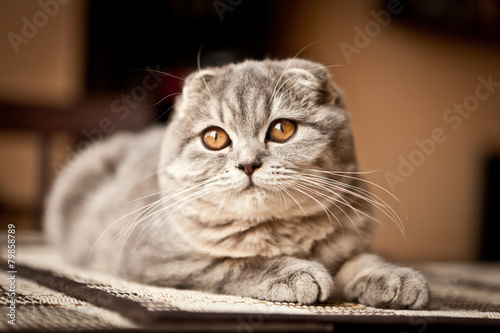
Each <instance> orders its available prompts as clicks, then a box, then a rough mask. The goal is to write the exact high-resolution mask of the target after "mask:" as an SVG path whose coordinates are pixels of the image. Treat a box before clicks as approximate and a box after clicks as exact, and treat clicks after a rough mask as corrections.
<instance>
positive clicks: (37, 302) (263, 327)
mask: <svg viewBox="0 0 500 333" xmlns="http://www.w3.org/2000/svg"><path fill="white" fill-rule="evenodd" d="M0 237H1V239H2V240H5V239H7V236H6V235H0ZM37 239H38V238H35V240H25V241H23V242H21V241H20V242H18V243H17V244H16V252H15V258H13V257H12V256H11V260H13V261H14V262H12V261H11V262H10V263H9V262H8V261H7V260H8V259H9V258H8V252H7V247H6V245H7V244H6V242H4V241H3V243H2V246H1V251H2V252H1V256H0V258H2V260H3V262H2V263H1V265H2V267H4V269H2V270H1V271H0V292H1V295H0V303H1V304H2V306H1V308H0V329H1V330H4V331H5V330H12V329H16V330H21V331H33V330H49V331H73V332H76V331H78V332H83V331H109V330H112V331H122V330H128V331H144V330H151V331H232V332H259V331H276V332H278V331H287V332H290V331H296V332H304V331H318V332H329V331H333V330H335V331H342V329H346V328H352V326H353V325H355V326H357V327H358V328H359V327H362V326H372V325H384V328H386V331H389V330H387V328H393V330H391V331H401V330H404V331H406V332H424V331H430V330H431V329H432V328H437V329H439V330H441V329H442V328H443V327H452V328H454V329H455V330H456V329H457V328H460V327H462V328H463V327H466V328H469V329H472V328H473V329H474V331H477V329H478V328H482V329H488V330H492V331H497V332H500V263H420V264H418V265H413V266H414V267H415V268H417V269H419V270H420V271H421V272H422V273H423V274H424V275H425V276H426V277H427V278H428V280H429V283H430V287H431V292H432V302H431V305H430V308H429V310H426V311H410V310H383V309H376V308H371V307H366V306H363V305H360V304H355V303H345V302H342V303H341V302H339V303H330V304H317V305H312V306H303V305H297V304H295V303H284V302H266V301H262V300H257V299H251V298H245V297H237V296H230V295H213V294H209V293H204V292H198V291H192V290H177V289H172V288H162V287H154V286H148V285H143V284H139V283H133V282H130V281H126V280H123V279H119V278H116V277H113V276H110V275H107V274H103V273H100V272H92V271H89V270H85V269H81V268H75V267H72V266H69V265H67V264H65V263H64V262H63V261H61V259H60V258H59V256H58V255H57V254H56V253H54V251H53V250H52V249H51V248H49V247H47V246H46V245H44V244H43V243H41V242H40V241H38V240H37ZM9 264H10V265H12V266H10V267H9Z"/></svg>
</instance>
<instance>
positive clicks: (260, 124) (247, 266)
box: [45, 59, 429, 309]
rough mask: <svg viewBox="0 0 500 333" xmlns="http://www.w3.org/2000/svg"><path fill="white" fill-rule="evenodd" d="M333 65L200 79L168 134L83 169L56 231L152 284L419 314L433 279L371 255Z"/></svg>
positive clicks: (70, 249)
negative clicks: (331, 70)
mask: <svg viewBox="0 0 500 333" xmlns="http://www.w3.org/2000/svg"><path fill="white" fill-rule="evenodd" d="M375 210H378V211H380V212H381V213H382V214H387V215H389V216H391V217H393V218H394V219H395V220H396V221H397V217H394V213H393V211H392V210H390V208H388V207H387V206H386V205H385V204H384V203H383V202H382V201H381V200H380V198H378V197H376V196H374V195H372V194H371V193H370V192H369V190H368V188H367V182H366V181H365V180H363V179H362V177H361V175H360V173H359V172H358V169H357V164H356V157H355V152H354V143H353V137H352V131H351V127H350V123H349V116H348V114H347V112H346V110H345V107H344V104H343V98H342V94H341V93H340V92H339V90H338V89H337V88H336V86H335V85H334V84H333V83H332V81H331V78H330V75H329V73H328V71H327V69H326V68H325V67H324V66H322V65H320V64H317V63H314V62H311V61H307V60H300V59H288V60H283V61H274V60H264V61H245V62H242V63H237V64H230V65H226V66H223V67H220V68H206V69H203V70H199V71H197V72H195V73H193V74H191V75H190V76H188V77H187V78H186V80H185V84H184V87H183V90H182V94H181V95H180V96H179V97H178V99H177V101H176V104H175V109H174V111H173V114H172V115H171V119H170V120H169V122H168V124H167V125H166V126H156V127H153V128H150V129H148V130H145V131H143V132H141V133H135V134H132V133H122V134H116V135H114V136H112V137H111V138H109V139H107V140H105V141H104V142H101V143H99V144H96V145H94V146H92V147H91V148H89V149H88V150H87V151H86V152H85V153H83V154H81V156H79V157H78V158H77V159H75V160H74V161H72V162H71V163H70V164H69V165H68V167H67V169H66V171H65V172H64V173H62V174H61V175H60V177H59V178H58V180H57V182H56V183H55V185H54V187H53V190H52V192H51V195H50V197H49V199H48V202H47V207H46V216H45V226H46V234H47V237H48V239H49V240H51V241H52V242H53V243H54V245H55V246H57V248H58V249H59V251H60V253H61V254H63V255H64V256H65V257H66V258H67V259H68V260H69V261H70V262H72V263H74V264H78V265H83V266H87V267H90V268H95V269H101V270H106V271H109V272H112V273H113V274H117V275H120V276H122V277H124V278H127V279H131V280H136V281H140V282H143V283H147V284H154V285H161V286H169V287H176V288H190V289H197V290H203V291H207V292H213V293H225V294H234V295H241V296H248V297H254V298H257V299H263V300H269V301H286V302H298V303H301V304H312V303H316V302H325V301H327V300H329V299H331V298H332V297H338V298H343V299H346V300H350V301H357V302H361V303H363V304H366V305H369V306H375V307H383V308H394V309H399V308H409V309H419V308H422V307H425V306H426V304H427V303H428V300H429V288H428V286H427V283H426V281H425V280H424V278H423V277H422V275H421V274H420V273H418V272H416V271H415V270H413V269H410V268H404V267H398V266H395V265H393V264H390V263H387V262H385V261H384V260H383V259H381V258H380V257H379V256H377V255H375V254H372V253H371V252H370V244H371V242H372V235H373V232H374V227H375V224H376V220H375V217H374V211H375Z"/></svg>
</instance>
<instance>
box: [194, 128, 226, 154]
mask: <svg viewBox="0 0 500 333" xmlns="http://www.w3.org/2000/svg"><path fill="white" fill-rule="evenodd" d="M201 139H202V141H203V144H204V145H205V147H207V148H208V149H210V150H221V149H224V148H226V147H227V146H229V145H230V144H231V139H229V135H227V133H226V132H225V131H224V130H223V129H222V128H220V127H216V126H212V127H209V128H207V129H206V130H204V131H203V133H202V135H201Z"/></svg>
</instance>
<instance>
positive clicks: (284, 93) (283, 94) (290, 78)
mask: <svg viewBox="0 0 500 333" xmlns="http://www.w3.org/2000/svg"><path fill="white" fill-rule="evenodd" d="M333 66H334V65H332V66H329V67H333ZM339 66H340V65H339ZM323 68H324V66H319V67H315V68H311V69H304V71H306V72H312V71H314V70H318V69H323ZM300 75H302V74H301V73H297V74H294V75H292V76H290V77H289V78H288V79H286V80H285V81H284V82H283V83H282V84H281V85H280V86H279V88H278V89H277V90H276V91H277V92H279V91H280V90H281V88H283V86H284V85H285V84H286V83H287V82H288V81H290V80H292V79H293V78H295V77H297V76H300ZM297 85H300V83H295V84H294V85H292V86H291V87H289V88H288V89H287V90H285V91H284V92H283V93H282V96H283V97H284V96H286V93H287V92H288V91H290V90H291V89H293V88H294V87H295V86H297Z"/></svg>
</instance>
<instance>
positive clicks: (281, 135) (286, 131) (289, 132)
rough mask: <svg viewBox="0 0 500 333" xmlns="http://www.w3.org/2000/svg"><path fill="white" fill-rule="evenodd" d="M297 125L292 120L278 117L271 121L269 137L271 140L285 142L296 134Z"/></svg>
mask: <svg viewBox="0 0 500 333" xmlns="http://www.w3.org/2000/svg"><path fill="white" fill-rule="evenodd" d="M296 129H297V126H296V125H295V123H294V122H293V121H291V120H287V119H278V120H275V121H273V122H272V123H271V126H269V130H268V131H267V139H268V140H269V141H274V142H279V143H283V142H286V141H288V140H290V138H291V137H292V136H293V135H294V134H295V131H296Z"/></svg>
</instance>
